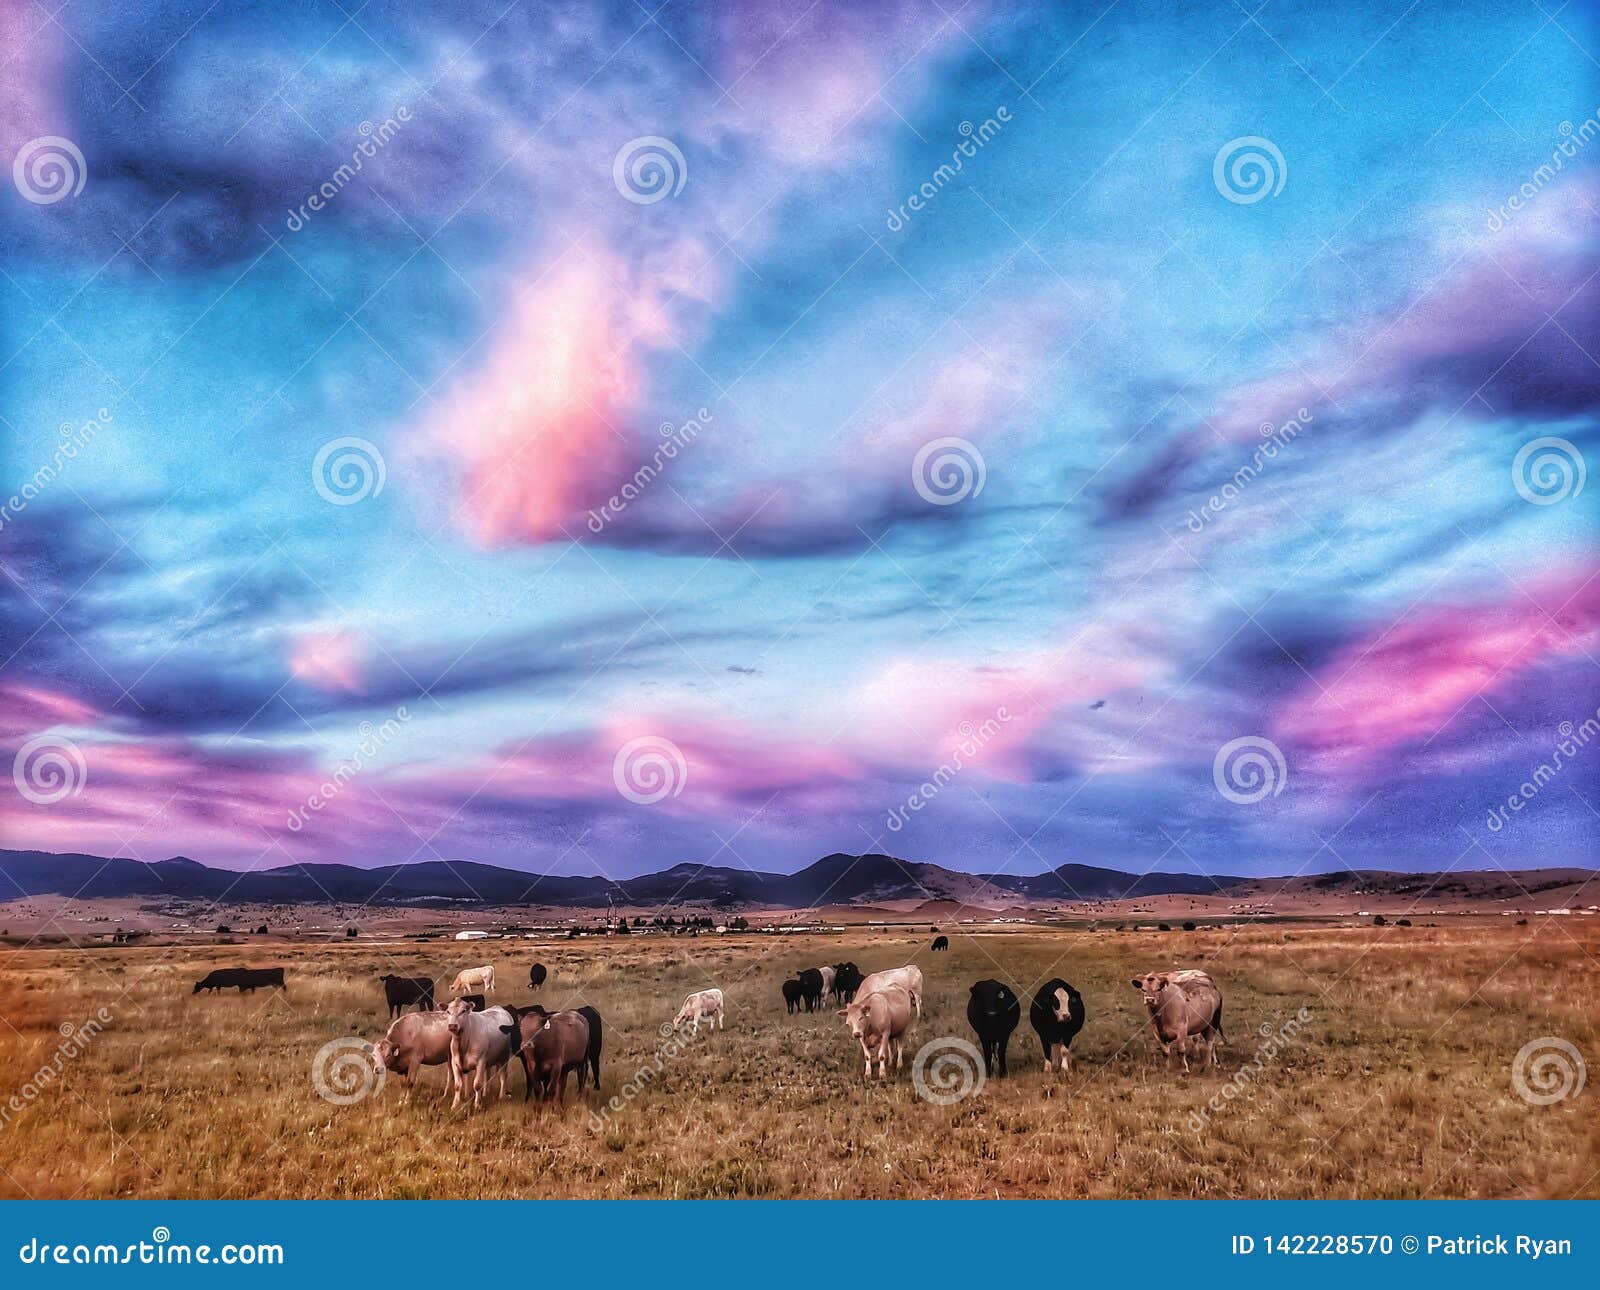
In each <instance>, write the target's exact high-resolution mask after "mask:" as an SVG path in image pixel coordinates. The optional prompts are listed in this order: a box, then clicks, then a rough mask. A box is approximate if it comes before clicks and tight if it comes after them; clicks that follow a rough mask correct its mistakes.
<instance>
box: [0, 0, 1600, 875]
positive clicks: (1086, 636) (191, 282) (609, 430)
mask: <svg viewBox="0 0 1600 1290" xmlns="http://www.w3.org/2000/svg"><path fill="white" fill-rule="evenodd" d="M56 10H57V6H56V5H55V4H48V5H46V4H42V3H34V2H33V0H8V2H7V3H6V4H4V5H3V6H0V50H3V51H4V53H3V54H0V59H3V65H0V156H3V157H4V158H5V159H8V160H9V161H10V162H11V170H10V176H9V178H10V182H9V183H5V184H3V185H0V409H3V424H0V435H3V443H4V449H3V452H0V468H3V479H0V493H3V494H4V495H5V496H0V756H3V764H0V771H9V772H10V773H9V774H6V775H4V777H3V778H0V846H5V847H10V848H26V849H39V850H47V851H79V852H88V853H91V854H98V855H118V856H127V857H132V858H136V859H143V860H158V859H163V858H165V857H167V856H170V855H174V854H185V855H189V856H193V857H195V858H197V859H201V860H204V861H206V862H208V863H213V864H220V865H226V866H230V867H235V868H241V869H244V868H266V867H273V866H277V865H283V864H289V863H294V862H298V861H339V862H346V863H352V864H360V865H377V864H389V863H402V862H409V861H427V860H448V861H452V862H453V861H458V860H476V861H483V862H488V863H495V864H503V865H510V866H514V867H519V868H524V869H529V870H534V871H550V872H560V873H580V874H596V873H598V874H605V875H608V876H612V877H623V876H627V875H630V874H637V873H642V872H650V871H654V870H658V869H663V868H666V867H668V866H670V865H674V864H678V863H681V862H685V861H693V862H702V863H710V864H717V865H726V866H730V867H749V868H752V869H757V870H793V869H795V868H798V867H800V866H803V865H805V864H807V863H809V862H810V861H812V860H814V859H816V858H818V857H820V856H822V855H825V854H828V853H831V852H838V851H846V852H851V853H858V852H866V851H882V852H887V853H890V854H893V855H896V856H900V857H903V858H905V859H907V860H917V861H931V862H935V863H939V864H943V865H947V866H949V867H951V868H956V869H965V870H970V871H976V872H995V871H1003V872H1011V873H1036V872H1040V871H1043V870H1045V869H1049V868H1053V867H1055V866H1056V865H1059V864H1063V863H1068V862H1075V863H1087V864H1101V865H1109V866H1113V867H1119V868H1124V869H1128V870H1131V871H1134V872H1144V871H1148V870H1151V869H1163V870H1181V871H1189V872H1192V871H1196V870H1199V871H1203V872H1208V873H1225V874H1266V873H1295V872H1305V871H1325V870H1339V869H1342V868H1344V867H1346V866H1350V867H1383V868H1394V869H1413V870H1431V869H1442V868H1451V867H1454V868H1463V869H1467V868H1471V869H1480V868H1493V867H1504V868H1507V869H1515V868H1522V867H1530V866H1542V865H1593V864H1595V863H1596V861H1597V850H1600V849H1597V846H1596V842H1595V838H1596V836H1597V832H1596V828H1595V824H1596V821H1597V818H1600V774H1597V770H1600V725H1596V724H1595V721H1594V718H1595V717H1596V714H1597V709H1600V685H1597V677H1600V670H1597V669H1600V662H1597V660H1600V581H1597V580H1596V574H1597V572H1600V564H1597V559H1596V547H1595V537H1596V511H1595V508H1594V505H1593V503H1594V501H1595V498H1596V495H1597V494H1600V482H1591V483H1589V484H1588V487H1584V483H1585V477H1586V473H1587V463H1592V462H1594V461H1595V460H1596V452H1597V436H1596V419H1595V414H1596V409H1597V404H1600V362H1597V361H1596V358H1595V353H1596V341H1597V337H1600V329H1597V327H1596V322H1597V318H1596V313H1597V306H1596V301H1597V298H1600V296H1597V292H1596V290H1595V284H1594V275H1595V273H1596V270H1597V267H1600V260H1597V258H1596V247H1597V228H1600V221H1597V209H1600V171H1597V165H1596V163H1597V161H1600V116H1597V112H1600V63H1597V62H1596V57H1595V55H1596V53H1597V51H1600V32H1597V31H1596V24H1595V22H1594V18H1593V13H1592V12H1589V11H1586V10H1585V7H1584V6H1579V5H1576V4H1566V5H1559V4H1555V3H1552V0H1541V3H1540V4H1537V5H1536V4H1533V3H1531V2H1522V0H1512V2H1511V3H1508V4H1493V5H1472V4H1468V5H1459V4H1454V3H1451V4H1448V5H1447V4H1444V3H1442V0H1422V2H1421V3H1417V4H1409V3H1404V2H1402V0H1386V2H1384V3H1372V4H1368V5H1365V6H1358V7H1356V8H1355V9H1354V10H1353V11H1345V12H1342V13H1341V15H1340V17H1339V19H1338V20H1337V21H1330V20H1329V18H1328V15H1327V11H1326V9H1325V7H1323V6H1318V5H1308V4H1292V3H1288V2H1287V0H1268V3H1266V4H1264V5H1262V6H1260V7H1259V8H1256V7H1255V4H1254V0H1252V4H1251V5H1250V6H1248V7H1247V8H1246V7H1241V6H1239V5H1237V4H1235V3H1232V0H1224V2H1223V3H1209V2H1202V3H1197V4H1192V5H1191V4H1186V5H1182V6H1173V5H1172V4H1170V3H1140V2H1139V0H1123V2H1122V3H1114V4H1111V5H1110V6H1109V7H1108V6H1106V5H1104V4H1102V3H1099V2H1098V0H1096V2H1095V3H1091V4H1087V5H1083V4H1070V3H1068V4H1060V5H1051V6H1037V5H1029V6H1024V5H1006V4H1000V3H985V2H984V0H968V3H966V4H965V5H959V4H957V3H956V2H955V0H904V2H903V3H895V2H892V0H890V2H886V3H882V4H872V5H863V4H852V3H833V2H832V0H819V3H816V4H814V5H811V6H810V7H807V6H806V5H804V4H801V5H795V4H785V5H777V4H770V5H766V4H759V3H741V4H739V5H712V4H693V3H686V2H684V0H669V2H668V3H666V4H664V5H661V6H660V7H659V8H658V7H656V3H655V0H647V2H646V3H645V4H643V5H641V4H636V3H624V4H615V5H609V4H607V5H602V4H598V3H590V4H571V5H562V4H534V3H527V2H518V0H510V2H508V0H488V2H487V3H483V4H477V3H470V2H468V3H460V4H454V5H450V6H420V5H415V4H410V3H386V2H385V0H372V2H371V3H368V4H365V5H362V6H359V7H353V6H350V5H348V4H345V5H342V6H341V5H339V4H333V3H328V2H326V0H285V3H282V4H274V5H270V6H262V5H257V4H248V3H242V2H239V0H220V2H219V3H216V4H211V5H209V6H208V5H206V4H204V3H201V2H200V0H190V2H188V3H158V2H156V0H144V2H143V3H135V4H109V3H102V4H94V3H76V2H75V3H72V4H70V5H68V6H66V7H64V8H61V9H60V11H59V12H56ZM1585 722H1588V723H1589V724H1588V725H1587V726H1586V725H1585ZM1541 767H1542V768H1543V769H1541ZM1530 790H1531V791H1530Z"/></svg>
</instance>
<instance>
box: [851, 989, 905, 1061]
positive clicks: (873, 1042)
mask: <svg viewBox="0 0 1600 1290" xmlns="http://www.w3.org/2000/svg"><path fill="white" fill-rule="evenodd" d="M911 1007H912V1004H911V992H910V991H909V990H907V989H906V988H905V987H904V986H899V985H886V986H884V987H883V988H882V989H879V990H874V991H872V992H871V993H870V994H862V995H858V996H857V998H856V1001H855V1002H854V1003H851V1004H847V1005H846V1006H845V1007H843V1008H841V1009H840V1010H839V1015H840V1016H841V1017H843V1018H844V1021H845V1025H847V1026H849V1027H850V1033H851V1034H852V1035H854V1036H855V1037H856V1038H857V1039H859V1040H860V1041H861V1051H862V1052H863V1053H864V1054H865V1055H866V1059H867V1069H866V1078H867V1079H871V1078H872V1057H873V1054H874V1053H876V1054H877V1057H878V1078H879V1079H882V1078H883V1077H884V1075H885V1073H886V1070H887V1067H888V1062H889V1050H890V1048H893V1049H894V1068H895V1070H899V1069H900V1067H901V1066H903V1065H904V1064H905V1047H906V1045H905V1033H906V1029H907V1027H909V1026H910V1025H911Z"/></svg>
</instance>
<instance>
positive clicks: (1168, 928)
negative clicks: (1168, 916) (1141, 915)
mask: <svg viewBox="0 0 1600 1290" xmlns="http://www.w3.org/2000/svg"><path fill="white" fill-rule="evenodd" d="M1156 927H1157V929H1158V930H1159V931H1163V932H1170V931H1171V930H1172V927H1171V926H1170V925H1169V924H1167V923H1157V924H1156Z"/></svg>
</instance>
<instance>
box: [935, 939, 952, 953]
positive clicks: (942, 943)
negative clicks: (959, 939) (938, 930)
mask: <svg viewBox="0 0 1600 1290" xmlns="http://www.w3.org/2000/svg"><path fill="white" fill-rule="evenodd" d="M933 948H934V949H936V950H947V949H949V948H950V938H949V937H948V936H935V937H934V938H933Z"/></svg>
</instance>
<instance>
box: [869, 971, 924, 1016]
mask: <svg viewBox="0 0 1600 1290" xmlns="http://www.w3.org/2000/svg"><path fill="white" fill-rule="evenodd" d="M886 985H897V986H899V987H901V989H903V990H904V991H905V992H906V993H907V994H909V995H910V996H911V1006H912V1007H913V1008H915V1009H916V1010H917V1016H918V1017H920V1016H922V969H921V968H919V967H917V966H916V965H915V964H913V963H908V964H906V966H905V967H897V968H885V969H884V970H883V971H882V972H874V973H873V974H872V975H871V976H868V977H863V978H862V981H861V984H860V985H859V986H857V987H856V995H857V997H860V996H861V995H865V994H871V993H872V992H873V991H874V990H881V989H883V987H884V986H886Z"/></svg>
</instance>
